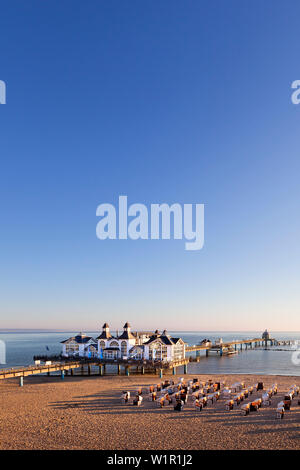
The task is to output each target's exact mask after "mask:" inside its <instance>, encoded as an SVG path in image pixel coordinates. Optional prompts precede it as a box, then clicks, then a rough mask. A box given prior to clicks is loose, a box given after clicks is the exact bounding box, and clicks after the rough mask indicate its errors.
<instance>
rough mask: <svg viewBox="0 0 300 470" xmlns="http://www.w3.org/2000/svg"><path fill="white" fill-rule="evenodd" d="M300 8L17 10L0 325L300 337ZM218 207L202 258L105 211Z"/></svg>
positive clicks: (168, 1)
mask: <svg viewBox="0 0 300 470" xmlns="http://www.w3.org/2000/svg"><path fill="white" fill-rule="evenodd" d="M299 14H300V4H299V1H298V0H295V1H294V0H289V1H288V2H283V1H281V0H280V1H278V0H268V1H266V0H243V1H240V0H227V1H226V2H225V1H223V0H207V1H206V0H201V1H200V0H195V1H189V0H187V1H178V0H177V1H176V0H164V1H156V0H143V1H140V0H130V1H124V0H118V1H117V0H109V1H108V0H107V1H106V0H103V1H96V0H89V1H87V2H84V1H78V0H64V1H63V2H61V1H59V0H52V1H42V2H41V1H40V0H36V1H31V0H26V2H24V1H23V0H19V1H18V0H15V1H13V2H3V3H2V5H1V15H0V41H1V56H0V58H1V62H0V80H4V81H5V82H6V85H7V104H6V105H0V156H1V169H0V195H1V197H0V214H1V222H0V224H1V225H0V227H1V231H0V237H1V238H0V240H1V248H0V308H1V322H0V327H1V328H70V329H72V330H73V329H75V330H76V329H78V330H91V329H99V328H100V327H101V325H102V323H103V322H104V321H108V322H109V323H110V325H111V326H112V327H114V328H119V329H120V328H121V327H122V326H123V323H124V322H125V321H126V320H128V321H130V322H131V324H132V326H133V327H134V328H145V329H146V328H147V329H148V328H156V327H157V328H164V327H166V328H168V329H170V330H175V329H181V330H182V329H183V330H192V329H196V330H202V329H203V330H222V329H226V330H259V329H264V328H266V327H268V328H269V329H271V330H293V329H294V330H300V315H299V313H300V289H299V284H300V275H299V274H300V271H299V270H300V248H299V247H300V244H299V240H300V221H299V213H300V211H299V209H300V197H299V196H300V188H299V173H300V151H299V144H300V140H299V130H300V105H298V106H297V105H293V104H292V103H291V83H292V82H293V81H294V80H297V79H300V61H299V57H300V29H299ZM122 194H125V195H127V196H128V201H129V203H135V202H139V203H143V204H146V205H147V206H148V205H150V204H151V203H162V202H166V203H169V204H172V203H174V202H179V203H181V204H184V203H193V204H195V203H204V204H205V246H204V248H203V249H202V250H201V251H198V252H197V251H196V252H193V251H190V252H187V251H185V250H184V242H183V241H181V240H176V241H174V240H171V241H168V240H155V241H154V240H152V241H151V240H148V241H145V240H138V241H132V240H109V241H100V240H98V239H97V238H96V232H95V230H96V224H97V221H98V219H97V218H96V208H97V206H98V205H99V204H100V203H105V202H108V203H113V204H116V203H117V200H118V196H119V195H122Z"/></svg>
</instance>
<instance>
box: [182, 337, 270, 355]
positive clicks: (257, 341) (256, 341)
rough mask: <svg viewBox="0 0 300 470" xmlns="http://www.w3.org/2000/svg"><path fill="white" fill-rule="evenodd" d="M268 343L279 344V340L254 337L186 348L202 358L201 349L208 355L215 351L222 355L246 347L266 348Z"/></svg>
mask: <svg viewBox="0 0 300 470" xmlns="http://www.w3.org/2000/svg"><path fill="white" fill-rule="evenodd" d="M268 344H270V346H274V345H277V344H278V342H277V341H276V339H274V338H269V339H262V338H253V339H245V340H238V341H230V342H229V343H222V344H210V345H207V346H206V345H201V344H198V345H195V346H187V347H186V348H185V351H186V352H194V351H195V352H196V359H197V360H200V351H205V352H206V356H208V355H209V353H211V352H215V353H217V354H219V355H220V356H223V354H224V353H226V351H228V350H230V351H238V349H239V350H240V351H242V350H243V346H244V349H248V348H249V349H253V348H257V347H259V346H264V347H265V348H267V347H268Z"/></svg>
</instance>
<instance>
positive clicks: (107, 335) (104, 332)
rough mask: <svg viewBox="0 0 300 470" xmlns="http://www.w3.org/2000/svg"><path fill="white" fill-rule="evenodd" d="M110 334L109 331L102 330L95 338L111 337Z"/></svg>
mask: <svg viewBox="0 0 300 470" xmlns="http://www.w3.org/2000/svg"><path fill="white" fill-rule="evenodd" d="M112 338H113V337H112V335H111V334H110V333H109V331H102V333H101V335H100V336H98V337H97V338H96V339H112Z"/></svg>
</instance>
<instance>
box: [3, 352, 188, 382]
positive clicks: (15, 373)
mask: <svg viewBox="0 0 300 470" xmlns="http://www.w3.org/2000/svg"><path fill="white" fill-rule="evenodd" d="M188 363H189V358H185V359H182V360H179V361H172V362H161V361H156V362H153V361H125V360H105V361H104V360H97V359H94V360H84V359H82V360H78V361H72V362H71V361H66V362H55V363H52V364H41V365H35V366H28V367H15V368H10V369H0V380H5V379H12V378H19V384H20V386H23V379H24V377H28V376H31V375H38V374H47V375H48V376H49V375H50V374H51V372H52V373H53V372H54V373H55V372H60V376H61V378H62V379H64V378H65V376H66V375H68V374H69V372H70V375H71V376H74V370H75V369H79V374H77V375H100V376H104V375H106V372H107V370H106V367H107V366H115V368H116V372H117V374H118V375H120V374H121V373H122V371H123V373H124V375H127V376H129V375H130V373H136V374H137V373H138V374H142V375H143V374H147V373H148V374H149V373H150V374H156V375H157V374H158V375H159V376H160V377H162V376H163V373H166V372H167V371H171V370H172V373H173V374H174V375H175V374H176V372H177V368H178V367H180V366H183V368H184V374H186V373H187V365H188ZM92 367H94V368H95V367H96V368H97V369H98V372H97V374H95V373H94V374H92Z"/></svg>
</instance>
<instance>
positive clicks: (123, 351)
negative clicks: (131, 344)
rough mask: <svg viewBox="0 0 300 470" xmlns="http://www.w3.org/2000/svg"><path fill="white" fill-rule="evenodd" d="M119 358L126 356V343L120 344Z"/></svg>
mask: <svg viewBox="0 0 300 470" xmlns="http://www.w3.org/2000/svg"><path fill="white" fill-rule="evenodd" d="M121 356H127V343H126V341H122V342H121Z"/></svg>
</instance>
